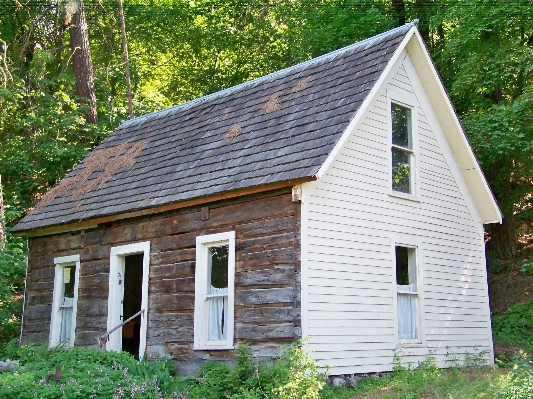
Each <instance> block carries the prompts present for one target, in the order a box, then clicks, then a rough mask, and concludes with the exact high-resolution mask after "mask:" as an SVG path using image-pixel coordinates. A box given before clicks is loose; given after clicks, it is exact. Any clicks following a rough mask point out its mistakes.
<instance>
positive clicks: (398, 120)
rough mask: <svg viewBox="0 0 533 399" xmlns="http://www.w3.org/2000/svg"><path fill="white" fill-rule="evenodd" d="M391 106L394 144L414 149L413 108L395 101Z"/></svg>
mask: <svg viewBox="0 0 533 399" xmlns="http://www.w3.org/2000/svg"><path fill="white" fill-rule="evenodd" d="M391 108H392V109H391V114H392V144H394V145H397V146H400V147H404V148H409V149H411V150H412V149H413V144H412V138H411V136H412V135H411V130H412V129H411V110H410V109H409V108H406V107H402V106H401V105H398V104H394V103H392V104H391Z"/></svg>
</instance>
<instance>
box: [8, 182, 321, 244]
mask: <svg viewBox="0 0 533 399" xmlns="http://www.w3.org/2000/svg"><path fill="white" fill-rule="evenodd" d="M314 180H316V178H315V177H309V178H304V179H295V180H287V181H282V182H277V183H272V184H266V185H262V186H255V187H248V188H245V189H242V190H235V191H228V192H224V193H219V194H215V195H210V196H205V197H200V198H193V199H190V200H187V201H181V202H176V203H173V204H165V205H161V206H158V207H153V208H145V209H140V210H138V211H133V212H125V213H120V214H116V215H106V216H102V217H98V218H93V219H87V220H80V221H77V222H71V223H65V224H59V225H54V226H47V227H43V228H37V229H32V230H18V231H16V232H13V235H16V236H24V237H39V236H47V235H52V234H60V233H68V232H72V231H79V230H88V229H92V228H95V227H98V225H101V224H105V223H112V222H116V221H119V220H124V219H131V218H136V217H142V216H147V215H154V214H158V213H163V212H168V211H174V210H177V209H182V208H187V207H191V206H198V205H206V204H209V203H212V202H216V201H222V200H227V199H231V198H237V197H242V196H245V195H251V194H257V193H263V192H267V191H272V190H278V189H281V188H285V187H292V186H295V185H298V184H302V183H307V182H310V181H314Z"/></svg>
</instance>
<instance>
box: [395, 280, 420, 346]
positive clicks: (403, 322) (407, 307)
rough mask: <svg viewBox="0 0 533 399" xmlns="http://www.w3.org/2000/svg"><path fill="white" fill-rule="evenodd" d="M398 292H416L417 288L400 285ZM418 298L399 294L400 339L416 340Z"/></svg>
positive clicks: (411, 285) (412, 285)
mask: <svg viewBox="0 0 533 399" xmlns="http://www.w3.org/2000/svg"><path fill="white" fill-rule="evenodd" d="M398 291H408V292H416V286H415V285H414V284H410V285H398ZM416 298H417V295H412V294H400V293H398V338H400V339H416V338H417V332H416Z"/></svg>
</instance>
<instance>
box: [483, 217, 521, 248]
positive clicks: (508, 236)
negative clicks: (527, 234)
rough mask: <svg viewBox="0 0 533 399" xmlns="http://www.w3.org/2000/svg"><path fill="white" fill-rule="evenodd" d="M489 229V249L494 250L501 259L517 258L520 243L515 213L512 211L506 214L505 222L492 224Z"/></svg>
mask: <svg viewBox="0 0 533 399" xmlns="http://www.w3.org/2000/svg"><path fill="white" fill-rule="evenodd" d="M489 231H490V242H489V244H488V247H489V249H490V250H492V251H494V252H495V254H496V256H497V257H498V258H499V259H513V258H515V257H516V255H517V250H516V247H517V243H518V236H517V233H516V220H515V215H514V214H513V213H512V212H509V213H508V214H504V215H503V223H502V224H493V225H491V226H490V229H489Z"/></svg>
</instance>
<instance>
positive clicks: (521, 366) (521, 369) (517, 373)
mask: <svg viewBox="0 0 533 399" xmlns="http://www.w3.org/2000/svg"><path fill="white" fill-rule="evenodd" d="M509 377H510V378H509V381H508V383H507V384H505V387H504V388H503V389H502V390H501V392H500V393H499V395H498V397H497V399H524V398H533V370H532V369H531V365H530V364H529V362H528V361H526V360H524V359H520V360H518V361H516V362H515V364H514V366H513V371H512V373H510V375H509Z"/></svg>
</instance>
